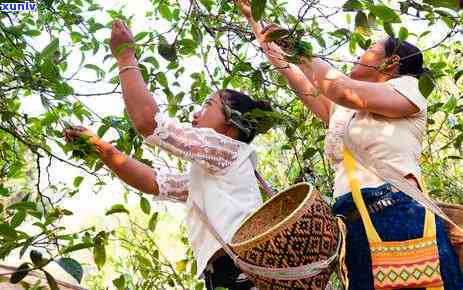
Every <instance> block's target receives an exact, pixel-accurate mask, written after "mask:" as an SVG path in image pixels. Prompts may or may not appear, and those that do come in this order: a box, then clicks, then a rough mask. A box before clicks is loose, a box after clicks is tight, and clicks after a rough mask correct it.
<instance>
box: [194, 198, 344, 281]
mask: <svg viewBox="0 0 463 290" xmlns="http://www.w3.org/2000/svg"><path fill="white" fill-rule="evenodd" d="M192 210H194V211H196V213H197V214H198V215H199V218H200V219H201V221H202V222H203V223H204V224H205V225H206V227H207V228H208V230H209V231H210V233H211V234H212V235H213V236H214V237H215V238H216V239H217V241H218V242H219V243H220V244H221V245H222V247H223V249H224V251H225V252H226V253H227V254H228V255H229V256H230V257H231V258H232V259H233V261H234V262H235V264H236V265H237V266H238V267H239V268H240V269H242V270H243V271H245V272H248V273H251V274H254V275H257V276H261V277H264V278H268V279H275V280H301V279H307V278H310V277H313V276H316V275H318V274H320V273H321V272H322V271H324V270H326V269H328V268H329V267H330V265H331V263H333V262H334V261H336V259H337V258H338V253H339V250H340V249H341V246H342V244H343V243H344V239H345V237H344V236H343V234H342V233H343V232H345V231H343V230H341V229H340V230H339V237H338V244H337V248H336V251H335V253H334V254H333V255H332V256H331V257H329V258H328V259H326V260H321V261H316V262H313V263H310V264H307V265H302V266H297V267H287V268H267V267H261V266H257V265H253V264H250V263H248V262H246V261H244V260H242V259H241V258H240V257H239V256H238V255H237V254H236V253H235V252H233V249H232V248H231V247H230V245H228V244H227V243H226V242H225V241H224V240H223V239H222V237H221V236H220V234H219V233H218V232H217V230H216V229H215V228H214V226H213V225H212V224H211V223H210V222H209V219H208V218H207V216H206V214H205V213H204V211H203V210H202V209H201V208H200V207H199V206H198V205H197V204H196V202H194V201H192ZM338 225H339V223H338Z"/></svg>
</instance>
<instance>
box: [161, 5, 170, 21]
mask: <svg viewBox="0 0 463 290" xmlns="http://www.w3.org/2000/svg"><path fill="white" fill-rule="evenodd" d="M159 14H161V16H162V17H163V18H164V19H166V20H169V21H170V20H172V12H170V9H169V5H167V4H166V3H165V2H164V1H163V2H161V4H160V5H159Z"/></svg>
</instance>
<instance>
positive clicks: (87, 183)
mask: <svg viewBox="0 0 463 290" xmlns="http://www.w3.org/2000/svg"><path fill="white" fill-rule="evenodd" d="M127 2H129V3H131V4H128V5H127V6H126V8H125V12H126V15H131V14H133V15H135V18H134V24H133V26H132V29H133V32H134V35H135V34H136V33H137V32H140V31H142V30H149V29H150V28H151V27H154V25H156V27H159V25H165V23H146V20H145V17H144V13H145V12H146V9H147V7H151V4H150V1H148V0H137V1H136V5H134V2H135V1H127V0H125V1H117V0H105V1H100V5H101V6H103V7H104V9H103V11H106V10H108V9H117V8H118V7H120V6H121V5H123V4H124V3H127ZM290 2H291V3H292V8H293V9H296V8H297V7H298V6H299V5H298V4H299V3H300V1H290ZM344 2H345V1H334V0H330V1H323V3H324V4H326V5H333V6H340V5H342V3H344ZM100 16H101V18H100ZM100 16H98V19H99V21H101V22H102V23H106V21H109V20H110V19H109V17H108V16H107V15H106V13H104V12H101V15H100ZM101 19H104V20H101ZM334 21H335V22H336V23H337V24H338V25H340V26H343V25H344V23H345V19H344V18H343V17H335V18H334ZM405 25H406V27H407V28H408V29H409V31H410V32H415V33H417V34H419V33H421V32H422V31H423V28H422V27H421V26H420V24H419V23H418V22H415V21H412V22H409V23H406V24H405ZM436 28H437V29H441V30H442V27H441V26H436V27H434V29H436ZM103 32H104V33H106V34H107V36H108V37H109V33H110V31H109V30H106V29H105V30H103ZM435 35H438V34H435ZM427 41H429V42H433V41H436V40H434V39H427ZM48 42H49V40H48V39H47V38H44V39H43V42H40V43H37V49H39V50H40V49H41V48H43V47H44V46H46V45H47V44H48ZM79 55H80V54H79V53H78V51H76V52H75V53H74V54H73V55H72V56H71V62H70V63H69V67H71V68H72V67H76V66H77V65H78V64H79V62H80V56H79ZM103 57H104V54H102V53H99V54H98V55H97V56H95V57H92V58H90V60H91V62H92V63H95V64H97V65H99V66H101V67H105V68H108V67H109V62H107V63H105V64H102V60H103ZM352 58H353V57H352V56H349V59H352ZM186 64H187V65H185V67H186V68H189V67H190V68H194V67H202V64H200V63H199V62H198V60H194V59H191V60H188V61H187V62H186ZM71 71H72V70H71ZM186 75H189V73H188V71H187V72H186ZM94 77H95V76H94V74H93V72H90V71H86V72H85V73H82V74H81V75H80V78H82V79H94ZM73 85H74V87H75V90H76V91H77V92H80V93H86V92H92V93H95V92H105V91H109V90H111V89H112V86H111V85H108V84H106V83H99V84H86V83H81V82H76V83H74V84H73ZM186 85H187V86H188V87H189V83H186ZM187 86H185V88H186V87H187ZM81 100H82V101H83V102H84V103H85V104H86V105H87V106H89V107H90V108H92V110H94V111H95V112H96V113H98V114H99V115H101V116H108V115H119V116H120V115H121V114H122V112H123V109H124V104H123V102H122V98H121V96H120V95H118V94H116V95H105V96H97V97H88V98H87V97H86V98H81ZM38 108H41V105H40V100H39V98H38V97H37V98H32V97H28V102H27V103H25V106H24V108H23V109H24V111H26V112H30V113H32V114H37V113H38V111H37V110H38ZM84 125H87V126H88V125H89V124H84ZM90 127H91V126H90ZM93 129H96V128H95V127H93ZM105 139H106V140H110V139H111V135H110V134H108V135H107V136H105ZM54 152H60V150H59V149H57V150H55V151H54ZM45 166H46V164H45V163H44V164H43V167H44V168H45ZM50 172H51V177H52V182H53V183H57V182H63V183H65V184H72V182H73V179H74V177H75V176H78V175H83V173H82V172H81V171H80V170H77V169H75V168H72V167H70V166H67V165H65V164H60V163H58V162H55V163H54V166H52V167H51V169H50ZM83 176H85V180H84V182H83V183H82V185H81V188H80V193H79V194H78V195H77V196H76V197H74V198H69V199H66V200H65V201H64V203H63V206H65V207H67V208H68V209H70V210H71V211H73V212H74V213H75V215H74V216H71V217H68V218H66V219H65V220H64V221H63V223H65V224H66V227H67V228H68V229H69V230H78V229H81V228H83V227H85V226H89V225H93V224H95V220H97V224H100V225H101V227H102V228H106V229H112V228H113V227H114V225H115V222H117V220H116V219H115V218H111V217H105V216H104V212H105V211H106V210H107V209H108V208H109V207H110V206H111V205H113V204H116V203H123V202H124V199H123V194H122V193H123V192H124V190H123V187H122V184H121V183H120V182H119V181H118V180H117V179H113V180H107V181H108V184H107V185H106V186H104V187H103V188H102V190H101V192H99V193H98V194H94V193H93V188H92V187H93V183H94V179H93V178H90V177H89V176H88V175H83ZM41 185H42V187H45V186H46V185H47V182H46V180H45V178H44V179H43V180H42V184H41ZM129 202H130V203H131V204H134V205H137V204H138V196H136V195H130V198H129ZM152 206H153V207H154V206H155V205H154V204H153V205H152ZM167 208H168V210H169V211H170V212H171V213H173V214H174V215H176V216H178V217H179V220H180V219H182V217H183V211H182V206H181V205H176V204H168V206H167ZM15 257H17V255H13V257H12V258H11V259H10V260H9V264H15V261H16V260H15ZM172 258H173V259H179V258H181V257H175V255H174V257H172ZM7 263H8V262H7ZM52 271H53V272H55V273H59V274H60V276H61V277H60V278H63V277H66V276H67V275H66V274H64V272H62V271H61V270H60V269H58V267H53V269H52ZM65 280H67V281H69V282H73V280H72V278H69V277H67V278H66V279H65ZM108 282H109V283H110V281H108Z"/></svg>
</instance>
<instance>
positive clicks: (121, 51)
mask: <svg viewBox="0 0 463 290" xmlns="http://www.w3.org/2000/svg"><path fill="white" fill-rule="evenodd" d="M134 44H135V41H134V39H133V34H132V31H131V30H130V28H129V27H128V26H127V25H126V24H125V23H123V22H122V21H120V20H115V21H113V24H112V32H111V40H110V41H109V46H110V47H111V52H112V54H113V56H114V57H115V58H119V57H121V56H125V55H134V53H135V50H134ZM124 46H126V47H124Z"/></svg>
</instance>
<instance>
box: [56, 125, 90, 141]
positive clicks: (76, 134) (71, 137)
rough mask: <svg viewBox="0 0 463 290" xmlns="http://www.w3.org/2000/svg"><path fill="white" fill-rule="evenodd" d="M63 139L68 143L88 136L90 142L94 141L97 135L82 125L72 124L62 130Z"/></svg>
mask: <svg viewBox="0 0 463 290" xmlns="http://www.w3.org/2000/svg"><path fill="white" fill-rule="evenodd" d="M63 135H64V140H65V141H66V142H68V143H70V142H73V141H75V140H77V139H79V138H88V139H89V141H90V143H93V142H95V141H96V140H98V139H99V137H98V136H97V135H96V134H95V133H93V132H92V131H91V130H89V129H87V128H85V127H83V126H72V127H70V128H66V129H64V131H63Z"/></svg>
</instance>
